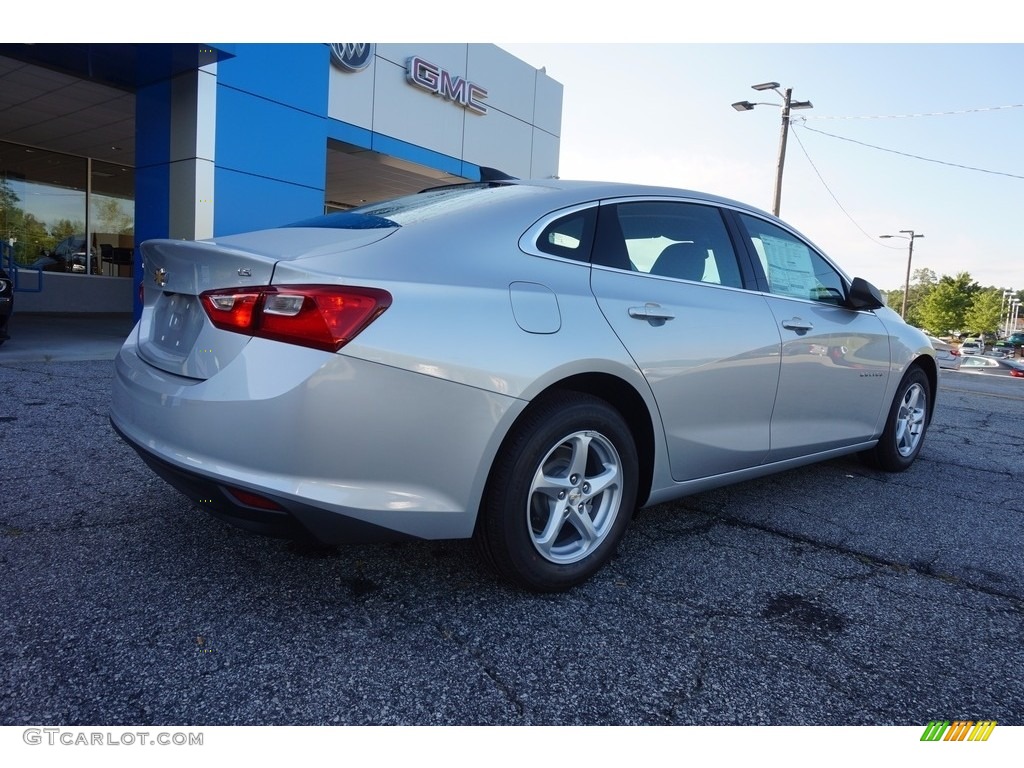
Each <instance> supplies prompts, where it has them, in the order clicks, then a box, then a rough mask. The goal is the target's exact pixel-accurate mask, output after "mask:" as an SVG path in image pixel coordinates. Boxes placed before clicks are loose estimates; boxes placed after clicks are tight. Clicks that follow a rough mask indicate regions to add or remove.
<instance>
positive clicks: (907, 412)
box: [864, 366, 932, 472]
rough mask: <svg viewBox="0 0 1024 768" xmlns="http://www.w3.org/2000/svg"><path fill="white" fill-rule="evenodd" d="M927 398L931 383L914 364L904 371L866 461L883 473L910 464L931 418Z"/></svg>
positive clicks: (914, 457)
mask: <svg viewBox="0 0 1024 768" xmlns="http://www.w3.org/2000/svg"><path fill="white" fill-rule="evenodd" d="M931 397H932V394H931V384H930V383H929V381H928V377H927V376H926V375H925V373H924V371H922V370H921V369H920V368H918V367H917V366H914V367H913V368H911V369H910V370H909V371H907V374H906V375H905V376H904V377H903V381H901V382H900V387H899V389H898V390H897V391H896V398H895V399H894V400H893V403H892V407H891V408H890V409H889V415H888V417H887V419H886V422H885V431H883V432H882V437H881V439H880V440H879V441H878V445H876V446H875V447H874V448H873V449H872V450H870V451H867V452H866V453H865V454H864V458H865V459H866V460H867V461H868V463H869V464H871V465H873V466H876V467H878V468H879V469H884V470H885V471H887V472H902V471H903V470H905V469H907V468H908V467H909V466H910V465H911V464H913V463H914V460H915V459H916V458H917V454H918V453H920V452H921V446H922V445H923V444H924V435H925V432H926V431H927V429H928V421H929V419H930V418H931Z"/></svg>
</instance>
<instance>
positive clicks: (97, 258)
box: [0, 142, 135, 277]
mask: <svg viewBox="0 0 1024 768" xmlns="http://www.w3.org/2000/svg"><path fill="white" fill-rule="evenodd" d="M134 232H135V199H134V169H133V168H130V167H125V166H121V165H117V164H112V163H105V162H100V161H97V160H91V159H89V158H84V157H77V156H74V155H66V154H62V153H60V152H50V151H48V150H44V149H39V148H36V147H26V146H22V145H19V144H12V143H9V142H0V237H2V240H3V243H4V244H5V246H6V247H5V249H4V250H5V256H7V255H9V256H10V258H11V259H12V260H13V261H14V263H15V264H16V265H17V266H20V267H27V268H32V269H41V270H43V271H46V272H63V273H67V274H74V275H83V276H84V275H108V276H114V277H130V276H131V269H132V267H131V264H132V249H133V247H134Z"/></svg>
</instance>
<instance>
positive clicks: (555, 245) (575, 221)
mask: <svg viewBox="0 0 1024 768" xmlns="http://www.w3.org/2000/svg"><path fill="white" fill-rule="evenodd" d="M596 219H597V208H596V207H594V208H586V209H584V210H582V211H575V212H573V213H570V214H568V215H566V216H563V217H562V218H560V219H555V221H553V222H551V223H550V224H548V225H547V226H546V227H545V228H544V230H543V231H542V232H541V233H540V237H538V238H537V250H539V251H540V252H541V253H549V254H551V255H552V256H561V257H562V258H565V259H573V260H575V261H589V260H590V244H591V241H592V240H593V236H594V222H595V220H596Z"/></svg>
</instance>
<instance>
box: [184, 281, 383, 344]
mask: <svg viewBox="0 0 1024 768" xmlns="http://www.w3.org/2000/svg"><path fill="white" fill-rule="evenodd" d="M199 298H200V300H201V301H202V303H203V309H205V310H206V314H207V315H208V316H209V318H210V322H212V323H213V324H214V325H215V326H217V327H218V328H220V329H221V330H224V331H233V332H235V333H244V334H246V335H247V336H260V337H262V338H265V339H273V340H275V341H283V342H287V343H289V344H300V345H302V346H305V347H313V348H314V349H323V350H325V351H327V352H337V351H338V350H339V349H341V348H342V347H343V346H345V344H347V343H348V342H349V341H351V340H352V339H354V338H355V337H356V336H357V335H358V334H359V333H360V331H362V330H363V329H364V328H366V326H368V325H369V324H370V323H372V322H373V321H374V320H375V319H376V318H377V317H378V316H379V315H380V314H381V312H383V311H384V310H385V309H387V308H388V307H390V306H391V294H390V293H388V292H387V291H382V290H379V289H377V288H352V287H349V286H342V285H262V286H257V287H251V288H250V287H246V288H226V289H223V290H219V291H206V293H203V294H202V295H200V297H199Z"/></svg>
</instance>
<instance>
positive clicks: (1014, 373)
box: [1010, 368, 1024, 379]
mask: <svg viewBox="0 0 1024 768" xmlns="http://www.w3.org/2000/svg"><path fill="white" fill-rule="evenodd" d="M1010 375H1011V376H1016V377H1017V378H1018V379H1024V371H1018V370H1017V369H1016V368H1011V369H1010Z"/></svg>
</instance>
